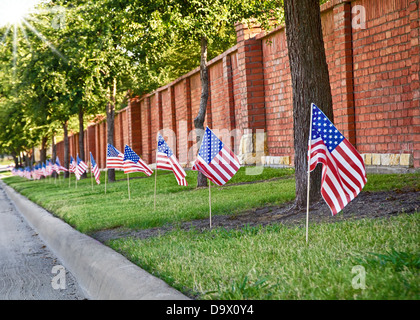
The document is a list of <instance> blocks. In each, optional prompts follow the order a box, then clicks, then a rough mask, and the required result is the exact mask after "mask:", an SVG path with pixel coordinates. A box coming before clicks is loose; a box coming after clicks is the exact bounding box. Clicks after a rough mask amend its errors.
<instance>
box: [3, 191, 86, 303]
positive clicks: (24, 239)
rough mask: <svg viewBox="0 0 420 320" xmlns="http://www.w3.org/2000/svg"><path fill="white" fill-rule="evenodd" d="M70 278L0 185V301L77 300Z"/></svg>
mask: <svg viewBox="0 0 420 320" xmlns="http://www.w3.org/2000/svg"><path fill="white" fill-rule="evenodd" d="M80 299H85V296H84V294H83V291H82V290H81V289H80V287H79V285H78V284H77V282H76V281H75V279H74V277H73V275H72V274H71V273H70V272H69V271H68V270H66V269H65V267H64V266H62V264H61V263H60V261H59V260H58V258H57V257H56V256H55V255H54V254H53V253H52V252H51V251H50V250H49V249H48V247H46V245H45V244H44V243H43V241H42V239H40V237H39V236H38V234H37V233H36V231H34V230H33V229H32V228H31V227H30V226H29V225H28V223H27V222H26V220H25V219H24V217H23V216H22V215H21V214H20V213H19V212H18V211H17V209H16V208H15V206H14V205H13V203H12V202H11V201H10V199H9V198H8V197H7V195H6V193H5V191H4V189H3V188H2V186H1V185H0V300H80Z"/></svg>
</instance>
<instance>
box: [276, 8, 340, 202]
mask: <svg viewBox="0 0 420 320" xmlns="http://www.w3.org/2000/svg"><path fill="white" fill-rule="evenodd" d="M284 9H285V10H284V11H285V21H286V37H287V45H288V53H289V63H290V72H291V78H292V89H293V125H294V151H295V162H294V165H295V172H296V173H295V176H296V201H295V204H296V207H297V208H304V207H305V206H306V195H307V170H308V162H307V154H308V139H309V127H310V114H311V103H315V104H316V105H317V106H318V107H319V108H320V109H321V110H322V111H323V112H324V113H325V114H326V116H327V117H328V118H329V119H330V120H331V121H333V109H332V97H331V87H330V82H329V74H328V65H327V60H326V56H325V48H324V39H323V36H322V28H321V13H320V6H319V0H285V1H284ZM320 181H321V167H320V166H318V167H317V169H316V170H314V171H313V172H311V180H310V202H311V203H314V202H317V201H319V200H320V198H321V193H320Z"/></svg>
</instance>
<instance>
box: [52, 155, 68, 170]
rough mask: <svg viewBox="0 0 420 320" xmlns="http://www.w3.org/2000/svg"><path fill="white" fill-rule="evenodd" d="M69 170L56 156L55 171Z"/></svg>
mask: <svg viewBox="0 0 420 320" xmlns="http://www.w3.org/2000/svg"><path fill="white" fill-rule="evenodd" d="M64 171H68V170H67V168H65V167H63V166H62V165H61V163H60V159H59V158H58V157H56V158H55V172H57V174H60V172H64Z"/></svg>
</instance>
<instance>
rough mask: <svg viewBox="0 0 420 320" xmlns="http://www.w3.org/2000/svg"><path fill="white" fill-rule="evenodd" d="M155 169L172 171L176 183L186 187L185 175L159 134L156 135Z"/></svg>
mask: <svg viewBox="0 0 420 320" xmlns="http://www.w3.org/2000/svg"><path fill="white" fill-rule="evenodd" d="M156 169H162V170H170V171H173V173H174V175H175V178H176V181H177V182H178V184H179V185H180V186H187V185H188V184H187V180H186V179H185V177H186V176H187V174H186V173H185V171H184V169H183V168H182V167H181V166H180V164H179V163H178V160H177V158H176V157H175V156H174V154H173V152H172V150H171V148H169V146H168V145H167V143H166V141H165V139H163V137H162V135H161V134H160V133H159V135H158V148H157V153H156Z"/></svg>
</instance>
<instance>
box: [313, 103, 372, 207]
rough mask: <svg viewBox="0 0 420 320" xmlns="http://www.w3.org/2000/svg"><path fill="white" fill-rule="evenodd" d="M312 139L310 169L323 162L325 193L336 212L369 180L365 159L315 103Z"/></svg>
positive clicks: (326, 200) (323, 191)
mask: <svg viewBox="0 0 420 320" xmlns="http://www.w3.org/2000/svg"><path fill="white" fill-rule="evenodd" d="M311 108H312V119H311V123H312V132H310V138H309V149H310V154H309V161H310V164H309V165H310V171H312V170H314V169H315V167H316V165H317V164H318V163H322V164H323V166H322V179H321V194H322V197H323V198H324V200H325V202H326V203H327V205H328V206H329V208H330V210H331V213H332V214H333V215H336V214H337V213H338V212H340V211H341V210H342V209H343V208H344V207H345V206H346V205H347V204H348V203H349V202H350V201H351V200H353V199H354V198H355V197H356V196H357V195H358V194H359V192H360V191H361V190H362V188H363V187H364V185H365V184H366V182H367V178H366V170H365V165H364V162H363V158H362V157H361V156H360V154H359V153H358V152H357V150H356V149H355V148H354V147H353V145H352V144H351V143H350V142H348V140H347V139H346V138H345V137H344V136H343V135H342V134H341V133H340V132H339V131H338V130H337V129H336V127H335V126H334V125H333V124H332V122H331V121H330V120H329V119H328V118H327V116H326V115H325V114H324V113H323V112H322V111H321V110H320V109H319V108H318V107H317V106H316V105H315V104H312V105H311Z"/></svg>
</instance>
